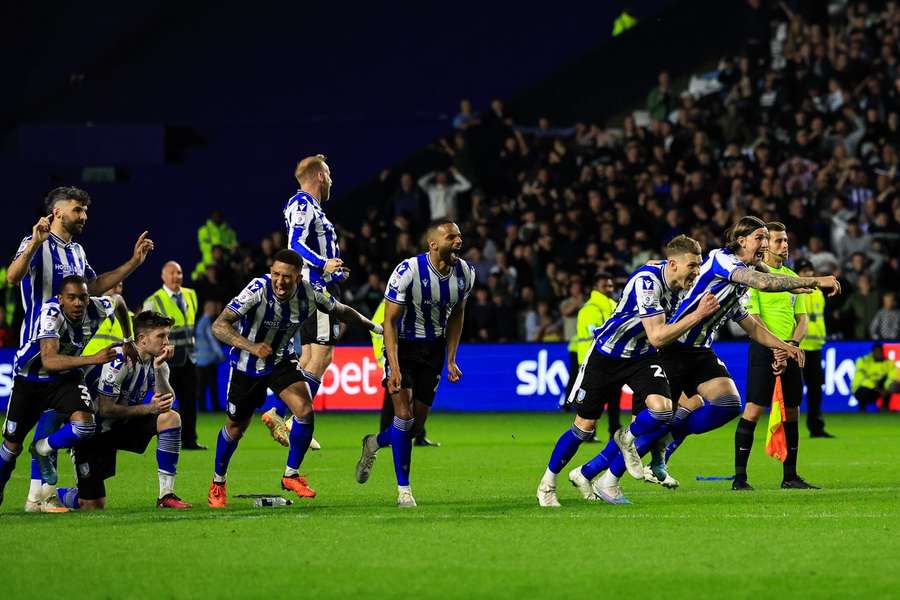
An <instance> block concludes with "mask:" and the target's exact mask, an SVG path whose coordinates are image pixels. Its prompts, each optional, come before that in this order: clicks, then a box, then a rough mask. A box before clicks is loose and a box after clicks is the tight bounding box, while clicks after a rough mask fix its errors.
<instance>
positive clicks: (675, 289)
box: [537, 235, 718, 507]
mask: <svg viewBox="0 0 900 600" xmlns="http://www.w3.org/2000/svg"><path fill="white" fill-rule="evenodd" d="M666 254H667V257H668V259H667V260H666V261H662V262H660V263H655V264H650V265H645V266H643V267H641V268H640V269H638V270H637V271H635V272H634V273H633V274H632V275H631V277H630V278H629V280H628V283H627V284H626V285H625V289H624V290H623V292H622V299H621V300H620V301H619V304H618V306H616V310H615V312H614V313H613V314H612V316H610V318H609V319H608V320H607V321H606V322H605V323H604V324H603V325H602V326H601V327H600V328H599V329H597V331H596V332H595V333H594V344H593V347H592V349H591V350H590V351H589V352H588V355H587V358H586V359H585V361H584V362H583V363H582V364H581V367H580V369H579V371H578V375H577V377H576V379H575V383H574V384H573V386H572V391H571V393H570V397H569V401H570V402H574V405H575V410H576V417H575V423H574V424H573V425H572V427H571V429H569V430H568V431H566V432H565V433H564V434H562V436H560V438H559V440H558V441H557V442H556V446H555V447H554V449H553V453H552V454H551V456H550V461H549V463H548V464H547V470H546V471H545V472H544V476H543V477H542V478H541V482H540V484H539V485H538V490H537V498H538V504H540V505H541V506H544V507H557V506H560V504H559V499H558V498H557V495H556V478H557V475H559V472H560V471H561V470H562V468H563V467H565V466H566V465H567V464H568V463H569V461H570V460H572V457H573V456H575V453H576V452H577V451H578V448H579V446H580V445H581V444H582V442H584V441H586V440H589V439H591V438H592V437H593V435H594V428H595V426H596V424H597V419H599V418H600V416H601V415H602V414H603V406H604V405H605V404H606V403H607V402H608V401H609V400H610V399H611V398H614V397H616V396H617V395H618V394H619V393H620V392H621V390H622V386H623V385H625V384H627V385H628V386H629V387H630V388H631V389H632V390H633V392H634V413H635V415H636V417H635V419H634V421H632V423H631V425H630V426H629V427H623V428H622V429H619V430H618V431H617V432H616V433H615V435H614V441H615V444H616V446H618V447H619V449H621V451H622V453H623V455H625V456H626V458H627V461H626V462H628V463H630V464H629V469H628V470H629V472H631V474H632V475H633V476H635V477H636V478H638V479H642V478H643V465H642V464H641V459H640V457H639V456H638V452H637V450H636V448H635V446H634V441H635V438H636V437H638V436H643V435H647V434H650V433H653V432H655V431H657V430H660V429H662V428H664V427H665V426H666V424H667V423H668V421H669V420H670V419H671V418H672V401H671V398H672V395H671V392H670V391H669V383H668V381H667V380H666V373H665V370H664V369H663V366H662V363H661V361H660V360H659V356H658V354H657V349H658V348H660V347H662V346H665V345H667V344H670V343H671V342H673V341H674V340H675V339H677V338H678V336H680V335H681V334H683V333H684V332H685V331H687V330H688V329H689V328H690V327H693V326H694V325H696V324H697V323H699V322H700V320H701V319H702V318H704V317H705V316H706V315H709V314H711V313H712V312H714V311H715V310H716V309H717V308H718V303H717V302H716V299H715V297H714V296H712V295H710V296H708V297H707V298H705V299H704V300H703V302H702V304H701V306H700V307H699V309H698V310H697V311H695V314H694V315H693V316H692V317H691V319H690V320H689V321H688V320H685V321H683V322H681V323H679V324H675V325H672V324H666V317H667V315H668V314H670V313H671V311H672V310H673V309H674V307H675V304H676V302H677V299H678V294H679V292H681V291H682V290H685V289H687V288H689V287H690V286H691V284H692V283H693V281H694V278H695V277H696V276H697V274H698V273H699V271H700V244H698V243H697V241H696V240H693V239H691V238H689V237H687V236H683V235H681V236H678V237H676V238H675V239H673V240H672V241H671V242H669V244H668V245H667V246H666ZM586 467H587V465H586ZM586 471H588V469H584V470H583V469H573V470H572V471H571V472H570V473H569V480H570V481H571V482H572V485H574V486H575V487H577V488H578V490H579V491H580V492H581V493H582V495H583V496H584V497H585V498H587V499H591V498H594V497H600V498H603V499H604V500H606V501H607V502H610V503H613V504H621V503H624V502H625V500H624V496H622V493H621V490H620V489H619V488H618V486H617V485H616V486H608V487H603V488H595V487H592V485H591V479H593V477H595V476H596V475H597V473H598V472H599V471H597V472H593V473H588V472H586Z"/></svg>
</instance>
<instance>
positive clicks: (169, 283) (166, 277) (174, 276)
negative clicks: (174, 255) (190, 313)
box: [162, 260, 184, 292]
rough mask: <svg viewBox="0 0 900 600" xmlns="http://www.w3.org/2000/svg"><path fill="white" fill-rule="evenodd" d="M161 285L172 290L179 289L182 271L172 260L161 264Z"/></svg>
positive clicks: (182, 279) (176, 290)
mask: <svg viewBox="0 0 900 600" xmlns="http://www.w3.org/2000/svg"><path fill="white" fill-rule="evenodd" d="M162 281H163V285H165V286H166V287H167V288H169V289H170V290H172V291H173V292H180V291H181V282H182V281H184V273H183V272H182V271H181V265H179V264H178V263H177V262H175V261H174V260H170V261H169V262H167V263H166V264H164V265H163V268H162Z"/></svg>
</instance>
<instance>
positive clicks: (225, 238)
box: [191, 210, 237, 281]
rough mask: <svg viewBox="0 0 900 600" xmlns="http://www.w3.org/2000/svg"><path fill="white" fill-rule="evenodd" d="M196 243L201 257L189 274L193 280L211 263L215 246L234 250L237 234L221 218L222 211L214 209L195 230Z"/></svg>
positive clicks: (228, 250) (230, 250) (229, 250)
mask: <svg viewBox="0 0 900 600" xmlns="http://www.w3.org/2000/svg"><path fill="white" fill-rule="evenodd" d="M197 244H198V245H199V246H200V257H201V258H200V262H199V263H197V267H196V268H195V269H194V272H193V273H192V274H191V278H192V279H194V280H195V281H196V280H197V279H199V278H200V276H201V275H202V274H203V273H204V272H205V271H206V267H208V266H209V265H211V264H213V258H212V251H213V248H214V247H215V246H222V248H224V249H225V251H226V252H232V251H234V249H235V248H236V247H237V234H236V233H235V232H234V229H232V228H231V227H230V226H229V225H228V223H226V222H225V221H224V220H223V219H222V213H221V212H220V211H218V210H214V211H212V213H211V214H210V216H209V219H208V220H207V221H206V223H204V224H203V225H201V226H200V228H199V229H198V230H197Z"/></svg>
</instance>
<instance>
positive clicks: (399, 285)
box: [384, 260, 413, 304]
mask: <svg viewBox="0 0 900 600" xmlns="http://www.w3.org/2000/svg"><path fill="white" fill-rule="evenodd" d="M412 281H413V274H412V267H410V265H409V261H408V260H404V261H403V262H402V263H400V264H399V265H397V268H396V269H394V272H393V273H391V278H390V279H389V280H388V284H387V288H386V289H385V290H384V297H385V299H386V300H390V301H391V302H394V303H396V304H403V303H405V302H406V294H407V292H408V291H409V286H410V285H412Z"/></svg>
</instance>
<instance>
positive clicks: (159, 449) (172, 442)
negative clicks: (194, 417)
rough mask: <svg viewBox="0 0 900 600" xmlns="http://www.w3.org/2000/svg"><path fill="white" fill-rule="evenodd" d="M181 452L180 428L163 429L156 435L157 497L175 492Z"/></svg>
mask: <svg viewBox="0 0 900 600" xmlns="http://www.w3.org/2000/svg"><path fill="white" fill-rule="evenodd" d="M180 452H181V427H171V428H169V429H163V430H162V431H160V432H159V433H158V434H157V441H156V467H157V471H158V473H159V497H160V498H162V497H163V496H165V495H166V494H171V493H173V492H174V491H175V473H176V472H177V470H178V456H179V453H180Z"/></svg>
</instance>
